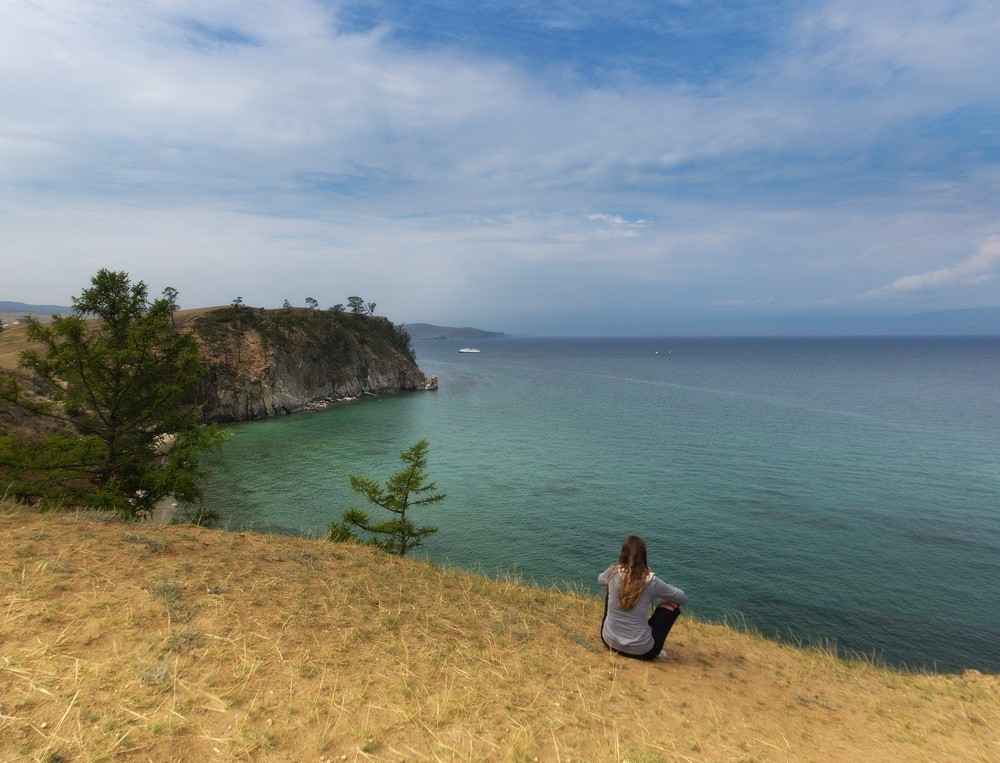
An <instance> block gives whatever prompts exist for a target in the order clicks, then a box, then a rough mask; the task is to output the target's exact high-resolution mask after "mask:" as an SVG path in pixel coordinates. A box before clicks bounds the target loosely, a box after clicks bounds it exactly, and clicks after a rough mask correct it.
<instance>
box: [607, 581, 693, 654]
mask: <svg viewBox="0 0 1000 763" xmlns="http://www.w3.org/2000/svg"><path fill="white" fill-rule="evenodd" d="M609 595H610V594H609V592H608V591H605V592H604V616H603V617H602V618H601V643H602V644H604V646H606V647H607V648H608V649H610V650H611V651H612V652H614V653H615V654H620V655H621V656H622V657H632V658H633V659H636V660H655V659H656V658H657V657H659V656H660V652H661V651H662V650H663V644H664V642H666V640H667V634H668V633H670V629H671V628H673V627H674V621H675V620H676V619H677V618H678V617H679V616H680V614H681V608H680V607H678V608H677V609H667V608H666V607H657V608H656V609H654V610H653V614H652V616H651V617H650V618H649V620H647V623H648V624H649V629H650V630H651V631H653V648H652V649H650V650H649V651H648V652H646V653H645V654H629V653H628V652H620V651H618V650H617V649H615V648H614V647H613V646H611V645H610V644H609V643H608V642H607V641H605V640H604V621H605V620H607V619H608V596H609Z"/></svg>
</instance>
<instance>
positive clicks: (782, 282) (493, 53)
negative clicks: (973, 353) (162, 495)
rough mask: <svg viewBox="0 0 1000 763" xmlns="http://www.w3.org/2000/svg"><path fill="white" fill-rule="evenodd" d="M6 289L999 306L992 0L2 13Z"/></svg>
mask: <svg viewBox="0 0 1000 763" xmlns="http://www.w3.org/2000/svg"><path fill="white" fill-rule="evenodd" d="M2 5H3V23H2V24H0V299H2V300H16V301H21V302H28V303H34V304H68V303H69V301H70V297H71V296H73V295H77V294H79V293H80V291H81V289H83V288H84V287H86V286H87V285H88V283H89V280H90V278H91V277H92V276H93V275H94V274H95V273H96V272H97V270H98V269H99V268H110V269H114V270H126V271H128V272H129V273H130V274H131V275H132V277H133V278H134V279H136V280H140V279H141V280H143V281H145V282H146V284H147V285H148V286H149V289H150V292H151V294H153V295H159V293H160V292H161V291H162V289H163V288H164V287H167V286H171V287H173V288H176V289H177V290H178V291H179V297H178V302H179V303H180V306H181V307H201V306H208V305H217V304H229V303H230V302H232V301H233V300H234V299H235V298H236V297H242V299H243V302H244V303H245V304H249V305H255V306H265V307H278V306H280V305H281V304H282V302H283V301H284V300H285V299H287V300H289V301H290V302H291V303H292V304H296V305H304V304H305V299H306V297H312V298H314V299H316V300H318V301H319V303H320V306H321V307H328V306H331V305H333V304H335V303H338V302H339V303H344V302H346V301H347V298H348V297H349V296H353V295H358V296H361V297H362V298H363V299H364V300H365V301H367V302H374V303H376V305H377V307H376V313H377V314H382V315H386V316H388V317H390V318H391V319H392V320H393V321H394V322H396V323H413V322H428V323H436V324H440V325H456V326H470V325H471V326H477V327H479V328H484V329H490V330H498V331H506V332H509V333H528V334H537V335H571V334H596V333H602V334H607V333H617V334H669V333H671V329H672V328H675V327H677V326H682V325H683V326H697V325H700V324H705V325H707V324H708V323H710V322H712V321H717V320H721V319H725V320H741V319H746V320H753V319H755V318H760V317H761V316H774V315H778V316H785V315H787V316H797V315H807V314H817V313H819V314H836V315H849V316H886V315H904V314H910V313H918V312H927V311H937V310H951V309H960V308H973V307H998V306H1000V278H998V276H1000V207H998V201H1000V75H998V74H997V72H1000V45H998V44H997V40H1000V11H998V9H997V5H996V0H984V1H983V2H979V1H978V0H969V1H968V2H952V1H951V0H933V1H931V2H927V1H925V0H828V1H813V0H796V1H795V2H790V1H788V0H760V1H759V2H758V1H757V0H745V1H743V2H734V1H733V0H727V1H725V2H716V1H715V0H704V1H699V0H643V1H641V2H640V1H635V0H603V2H594V1H592V0H572V2H570V1H569V0H545V2H535V1H534V0H509V1H508V2H503V1H502V0H491V1H490V2H481V1H480V0H454V1H452V0H442V1H441V2H424V1H423V0H407V2H379V1H373V2H365V1H359V2H338V1H336V0H329V1H327V0H213V1H212V2H204V0H127V1H126V0H118V2H114V1H113V0H3V3H2Z"/></svg>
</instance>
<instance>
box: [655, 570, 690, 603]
mask: <svg viewBox="0 0 1000 763" xmlns="http://www.w3.org/2000/svg"><path fill="white" fill-rule="evenodd" d="M652 592H653V596H655V597H657V598H658V599H659V600H660V603H661V604H662V603H663V602H669V603H671V604H678V605H679V604H687V603H688V597H687V594H686V593H684V591H682V590H681V589H680V588H677V587H676V586H672V585H670V583H665V582H664V581H662V580H660V579H659V578H657V577H654V578H653V588H652Z"/></svg>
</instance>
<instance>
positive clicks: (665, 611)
mask: <svg viewBox="0 0 1000 763" xmlns="http://www.w3.org/2000/svg"><path fill="white" fill-rule="evenodd" d="M597 582H598V583H600V584H601V585H603V586H607V589H608V590H607V591H606V594H605V598H604V619H603V620H602V621H601V641H603V642H604V646H606V647H607V648H608V649H610V650H611V651H613V652H617V653H618V654H621V655H624V656H625V657H635V658H636V659H639V660H653V659H656V658H657V657H666V656H667V653H666V652H664V651H663V642H664V641H666V640H667V634H668V633H670V628H671V626H673V624H674V620H676V619H677V616H678V615H680V613H681V610H680V605H681V604H687V600H688V597H687V594H685V593H684V592H683V591H682V590H681V589H680V588H675V587H674V586H672V585H670V584H669V583H664V582H663V581H662V580H660V579H659V578H658V577H656V575H654V574H653V571H652V570H651V569H649V565H648V564H647V563H646V544H645V543H644V542H643V541H642V538H639V537H637V536H635V535H630V536H628V537H627V538H626V539H625V543H623V544H622V552H621V555H620V556H619V557H618V564H612V565H611V566H610V567H608V568H607V569H606V570H605V571H604V572H602V573H601V574H600V575H599V576H598V578H597ZM654 599H659V604H658V605H657V606H656V609H654V610H653V615H652V617H649V619H648V620H647V619H646V618H647V617H648V615H649V608H650V606H651V605H652V604H653V600H654Z"/></svg>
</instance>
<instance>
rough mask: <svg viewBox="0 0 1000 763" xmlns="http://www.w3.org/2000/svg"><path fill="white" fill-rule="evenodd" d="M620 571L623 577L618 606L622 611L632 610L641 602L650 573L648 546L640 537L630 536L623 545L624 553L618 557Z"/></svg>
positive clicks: (619, 589)
mask: <svg viewBox="0 0 1000 763" xmlns="http://www.w3.org/2000/svg"><path fill="white" fill-rule="evenodd" d="M618 569H619V570H620V572H621V576H622V579H621V585H620V586H619V588H618V606H619V607H620V608H621V609H632V607H634V606H635V605H636V602H637V601H639V594H641V593H642V589H643V588H644V587H645V585H646V578H647V577H648V575H649V573H650V569H649V565H648V564H647V563H646V544H645V543H644V542H643V540H642V538H640V537H639V536H638V535H629V536H628V537H627V538H626V539H625V542H624V543H623V544H622V552H621V554H619V555H618Z"/></svg>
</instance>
